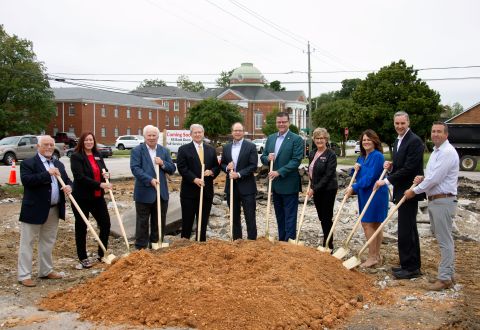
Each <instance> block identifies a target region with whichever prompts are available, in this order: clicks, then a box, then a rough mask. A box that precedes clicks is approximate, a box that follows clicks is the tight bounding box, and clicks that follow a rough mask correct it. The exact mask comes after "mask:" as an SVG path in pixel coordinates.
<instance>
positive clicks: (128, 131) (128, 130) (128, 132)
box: [125, 127, 132, 135]
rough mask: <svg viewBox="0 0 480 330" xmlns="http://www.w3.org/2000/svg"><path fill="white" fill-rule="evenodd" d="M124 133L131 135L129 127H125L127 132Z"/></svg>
mask: <svg viewBox="0 0 480 330" xmlns="http://www.w3.org/2000/svg"><path fill="white" fill-rule="evenodd" d="M125 135H132V133H130V127H127V133H126V134H125Z"/></svg>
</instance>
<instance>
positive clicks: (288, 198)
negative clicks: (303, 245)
mask: <svg viewBox="0 0 480 330" xmlns="http://www.w3.org/2000/svg"><path fill="white" fill-rule="evenodd" d="M273 206H274V208H275V216H276V218H277V226H278V240H279V241H284V242H287V241H288V239H290V238H291V239H295V237H296V234H297V213H298V193H295V194H277V193H276V192H274V193H273Z"/></svg>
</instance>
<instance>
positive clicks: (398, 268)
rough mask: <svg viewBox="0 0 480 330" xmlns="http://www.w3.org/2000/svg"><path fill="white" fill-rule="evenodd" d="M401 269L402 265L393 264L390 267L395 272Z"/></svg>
mask: <svg viewBox="0 0 480 330" xmlns="http://www.w3.org/2000/svg"><path fill="white" fill-rule="evenodd" d="M402 269H403V268H402V266H394V267H392V272H394V273H397V272H399V271H401V270H402Z"/></svg>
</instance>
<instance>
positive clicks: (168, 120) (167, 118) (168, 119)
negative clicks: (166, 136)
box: [165, 115, 170, 126]
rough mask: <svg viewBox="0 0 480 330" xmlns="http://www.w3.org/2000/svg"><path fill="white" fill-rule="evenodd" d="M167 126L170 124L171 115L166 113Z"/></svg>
mask: <svg viewBox="0 0 480 330" xmlns="http://www.w3.org/2000/svg"><path fill="white" fill-rule="evenodd" d="M165 126H170V117H169V116H168V115H165Z"/></svg>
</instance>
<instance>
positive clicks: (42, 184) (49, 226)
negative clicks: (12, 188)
mask: <svg viewBox="0 0 480 330" xmlns="http://www.w3.org/2000/svg"><path fill="white" fill-rule="evenodd" d="M54 147H55V141H54V140H53V139H52V138H51V137H50V136H41V137H40V138H39V139H38V145H37V148H38V154H37V155H35V156H34V157H32V158H29V159H26V160H24V161H23V162H22V163H21V164H20V179H21V181H22V184H23V187H24V194H23V200H22V208H21V211H20V222H21V223H20V246H19V248H18V275H17V276H18V281H19V283H20V284H22V285H24V286H27V287H32V286H35V285H36V284H35V282H34V281H33V280H32V260H33V249H32V247H33V242H34V240H35V239H36V238H37V237H38V258H39V260H38V267H39V270H38V277H40V278H48V279H60V278H62V277H63V275H61V274H60V273H57V272H55V271H53V258H52V250H53V246H54V245H55V240H56V238H57V228H58V219H59V218H60V219H65V195H64V193H65V194H67V195H68V194H70V193H71V192H72V188H71V186H70V185H71V181H70V179H69V178H68V176H67V173H66V172H65V166H63V164H62V163H61V162H60V161H58V160H56V159H53V158H52V155H53V151H54ZM57 175H61V177H62V179H63V181H64V182H65V184H66V185H67V186H65V188H64V189H62V188H61V186H60V183H59V182H58V181H57V179H56V177H55V176H57ZM62 190H63V192H62Z"/></svg>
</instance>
